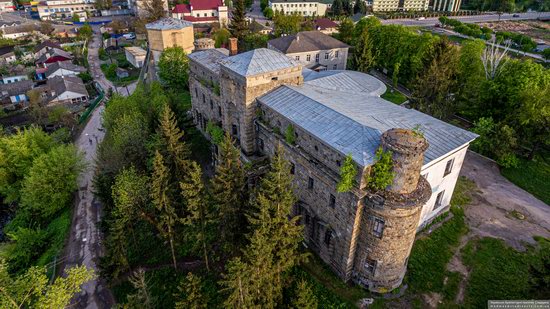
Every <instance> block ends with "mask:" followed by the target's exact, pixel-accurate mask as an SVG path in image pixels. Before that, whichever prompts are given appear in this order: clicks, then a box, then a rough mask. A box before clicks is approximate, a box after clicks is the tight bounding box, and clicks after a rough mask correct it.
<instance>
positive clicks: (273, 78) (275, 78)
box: [271, 76, 279, 80]
mask: <svg viewBox="0 0 550 309" xmlns="http://www.w3.org/2000/svg"><path fill="white" fill-rule="evenodd" d="M278 79H279V77H276V76H275V77H272V78H271V80H278Z"/></svg>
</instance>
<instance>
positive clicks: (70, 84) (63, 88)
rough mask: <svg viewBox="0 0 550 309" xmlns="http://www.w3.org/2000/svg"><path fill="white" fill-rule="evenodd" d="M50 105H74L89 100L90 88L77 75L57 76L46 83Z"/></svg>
mask: <svg viewBox="0 0 550 309" xmlns="http://www.w3.org/2000/svg"><path fill="white" fill-rule="evenodd" d="M46 89H47V97H48V99H47V101H48V105H61V104H63V105H74V104H79V103H85V102H87V101H88V90H86V86H84V83H83V82H82V79H80V78H79V77H77V76H74V75H69V76H55V77H52V78H49V79H48V81H47V83H46Z"/></svg>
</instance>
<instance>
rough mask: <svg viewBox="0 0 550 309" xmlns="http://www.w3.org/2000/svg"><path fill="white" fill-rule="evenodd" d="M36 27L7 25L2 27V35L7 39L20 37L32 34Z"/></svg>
mask: <svg viewBox="0 0 550 309" xmlns="http://www.w3.org/2000/svg"><path fill="white" fill-rule="evenodd" d="M35 30H36V28H35V26H34V25H28V24H27V25H21V26H14V27H6V28H3V29H2V37H3V38H6V39H14V40H15V39H19V38H24V37H27V36H29V35H31V34H32V32H33V31H35Z"/></svg>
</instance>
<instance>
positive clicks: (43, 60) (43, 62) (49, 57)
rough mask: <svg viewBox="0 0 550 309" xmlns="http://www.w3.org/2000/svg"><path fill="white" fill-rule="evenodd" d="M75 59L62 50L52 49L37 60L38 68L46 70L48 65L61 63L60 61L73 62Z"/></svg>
mask: <svg viewBox="0 0 550 309" xmlns="http://www.w3.org/2000/svg"><path fill="white" fill-rule="evenodd" d="M72 59H73V56H72V55H71V54H70V53H68V52H66V51H64V50H62V49H52V50H50V51H48V52H46V53H44V54H42V56H40V58H38V60H36V66H37V67H39V68H40V67H41V68H45V67H47V66H48V65H50V64H52V63H55V62H59V61H71V60H72Z"/></svg>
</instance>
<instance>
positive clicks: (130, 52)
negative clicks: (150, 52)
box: [124, 46, 147, 68]
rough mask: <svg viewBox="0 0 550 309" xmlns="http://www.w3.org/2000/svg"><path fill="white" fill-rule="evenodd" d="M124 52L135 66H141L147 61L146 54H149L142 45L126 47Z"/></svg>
mask: <svg viewBox="0 0 550 309" xmlns="http://www.w3.org/2000/svg"><path fill="white" fill-rule="evenodd" d="M124 53H125V54H126V60H128V62H130V63H131V64H132V65H133V66H134V67H135V68H141V67H142V66H143V64H144V63H145V56H147V51H146V50H145V49H143V48H141V47H138V46H127V47H124Z"/></svg>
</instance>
